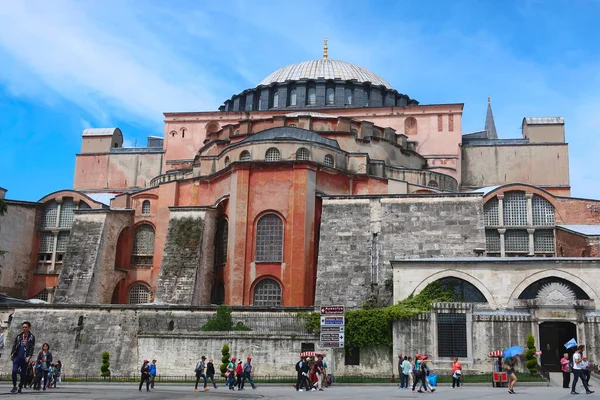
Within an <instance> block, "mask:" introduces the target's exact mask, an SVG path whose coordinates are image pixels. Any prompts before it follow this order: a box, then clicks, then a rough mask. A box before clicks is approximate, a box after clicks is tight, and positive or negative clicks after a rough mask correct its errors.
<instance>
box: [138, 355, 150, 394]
mask: <svg viewBox="0 0 600 400" xmlns="http://www.w3.org/2000/svg"><path fill="white" fill-rule="evenodd" d="M149 363H150V361H148V360H144V363H143V364H142V368H140V373H141V374H142V376H141V379H140V392H141V391H142V385H143V384H144V382H146V391H147V392H149V391H150V366H149V365H148V364H149Z"/></svg>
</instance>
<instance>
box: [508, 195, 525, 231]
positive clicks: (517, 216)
mask: <svg viewBox="0 0 600 400" xmlns="http://www.w3.org/2000/svg"><path fill="white" fill-rule="evenodd" d="M502 211H503V214H504V225H506V226H525V225H527V199H526V198H525V192H506V193H504V202H503V210H502Z"/></svg>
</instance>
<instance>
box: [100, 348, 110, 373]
mask: <svg viewBox="0 0 600 400" xmlns="http://www.w3.org/2000/svg"><path fill="white" fill-rule="evenodd" d="M109 360H110V354H109V353H108V351H105V352H104V353H102V365H101V366H100V372H102V373H101V374H100V376H103V377H107V376H110V369H109V367H110V361H109Z"/></svg>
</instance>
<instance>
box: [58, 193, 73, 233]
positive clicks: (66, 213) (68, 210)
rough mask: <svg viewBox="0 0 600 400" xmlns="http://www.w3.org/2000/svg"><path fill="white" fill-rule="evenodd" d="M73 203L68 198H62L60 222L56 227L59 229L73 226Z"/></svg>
mask: <svg viewBox="0 0 600 400" xmlns="http://www.w3.org/2000/svg"><path fill="white" fill-rule="evenodd" d="M74 211H75V203H74V202H73V199H72V198H70V197H67V198H64V199H63V201H62V204H61V205H60V220H59V222H58V226H60V227H61V228H70V227H72V226H73V220H74V219H75V213H74Z"/></svg>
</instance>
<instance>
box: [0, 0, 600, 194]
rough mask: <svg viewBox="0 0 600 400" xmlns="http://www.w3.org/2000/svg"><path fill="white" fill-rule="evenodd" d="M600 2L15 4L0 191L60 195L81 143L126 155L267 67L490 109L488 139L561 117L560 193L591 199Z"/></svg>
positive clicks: (8, 30) (6, 5)
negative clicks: (564, 160) (88, 134)
mask: <svg viewBox="0 0 600 400" xmlns="http://www.w3.org/2000/svg"><path fill="white" fill-rule="evenodd" d="M598 21H600V1H597V0H589V1H575V0H569V1H566V0H565V1H551V0H540V1H535V0H518V1H516V0H515V1H511V0H503V1H491V0H490V1H479V0H470V1H460V0H454V1H447V0H445V1H419V2H415V1H411V2H409V1H383V0H376V1H370V2H369V1H348V0H346V1H327V0H318V1H310V0H308V1H306V0H303V1H302V2H298V1H263V2H259V1H257V0H252V1H208V0H207V1H169V2H163V1H155V2H153V1H142V0H136V1H128V0H118V1H117V0H108V1H66V0H65V1H62V0H53V1H51V2H50V1H13V2H9V1H6V0H2V3H1V6H0V129H1V130H0V135H1V137H2V139H3V140H2V146H0V186H2V187H5V188H7V189H8V190H9V192H8V194H7V197H8V198H11V199H20V200H33V201H35V200H38V199H39V198H41V197H42V196H44V195H45V194H47V193H49V192H52V191H55V190H59V189H63V188H71V187H72V185H73V165H74V160H75V154H76V153H77V152H78V151H79V148H80V143H81V131H82V130H83V129H85V128H87V127H109V126H118V127H120V128H121V129H122V130H123V133H124V135H125V138H126V142H127V144H130V145H132V144H133V143H135V142H136V141H137V143H139V144H145V141H146V139H145V138H146V136H148V135H157V134H158V135H162V133H163V123H162V119H163V116H162V112H166V111H207V110H216V109H217V108H218V107H219V105H221V104H222V102H223V101H224V100H225V99H227V98H229V97H230V96H231V95H232V94H234V93H238V92H241V91H242V90H243V89H246V88H249V87H253V86H255V85H256V84H257V83H258V82H260V81H261V80H262V79H263V78H264V77H265V76H267V75H268V74H269V73H271V72H272V71H274V70H276V69H278V68H280V67H282V66H285V65H288V64H291V63H295V62H298V61H303V60H309V59H318V58H320V57H321V55H322V40H323V38H324V37H327V38H328V39H329V56H330V58H331V59H339V60H344V61H348V62H351V63H355V64H357V65H360V66H362V67H365V68H368V69H371V70H372V71H374V72H376V73H377V74H379V75H381V76H382V77H383V78H384V79H386V80H387V81H388V82H390V83H391V84H392V85H393V86H394V87H395V88H396V89H397V90H399V91H400V92H403V93H407V94H408V95H409V96H411V97H413V98H415V99H417V100H419V101H420V102H421V103H422V104H430V103H465V108H464V116H463V133H467V132H470V131H476V130H480V129H483V125H484V119H485V111H486V105H487V96H488V95H490V96H491V98H492V105H493V109H494V116H495V119H496V126H497V128H498V133H499V136H500V137H503V138H509V137H519V136H520V134H521V132H520V125H521V120H522V118H523V117H525V116H563V117H565V120H566V132H567V141H568V142H569V148H570V174H571V185H572V195H573V196H578V197H589V198H600V185H598V183H599V179H598V177H597V174H596V171H597V168H595V166H596V164H597V163H596V159H597V157H598V155H599V154H600V135H599V128H598V127H599V126H600V51H599V48H598V38H600V27H599V23H598Z"/></svg>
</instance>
